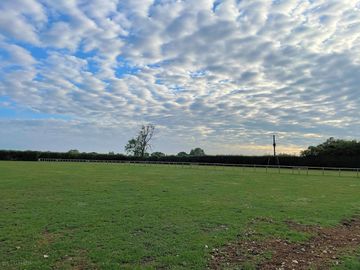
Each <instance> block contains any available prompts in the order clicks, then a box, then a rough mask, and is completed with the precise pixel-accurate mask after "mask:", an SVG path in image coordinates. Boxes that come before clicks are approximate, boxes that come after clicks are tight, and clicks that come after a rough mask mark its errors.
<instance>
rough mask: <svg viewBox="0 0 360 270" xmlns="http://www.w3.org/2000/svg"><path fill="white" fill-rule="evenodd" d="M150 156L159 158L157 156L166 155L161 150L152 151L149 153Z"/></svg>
mask: <svg viewBox="0 0 360 270" xmlns="http://www.w3.org/2000/svg"><path fill="white" fill-rule="evenodd" d="M150 156H151V157H156V158H159V157H165V156H166V155H165V154H164V153H162V152H153V153H151V155H150Z"/></svg>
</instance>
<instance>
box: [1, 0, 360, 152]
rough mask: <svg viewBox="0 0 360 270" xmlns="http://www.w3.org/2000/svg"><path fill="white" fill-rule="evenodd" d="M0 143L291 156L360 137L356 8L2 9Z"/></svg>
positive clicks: (36, 2)
mask: <svg viewBox="0 0 360 270" xmlns="http://www.w3.org/2000/svg"><path fill="white" fill-rule="evenodd" d="M0 12H1V17H0V108H1V109H0V122H1V131H0V136H1V137H2V139H1V143H0V147H1V148H19V149H43V150H45V149H49V150H68V149H70V148H74V147H75V148H79V149H80V150H84V151H103V152H106V151H110V150H115V151H122V149H123V145H124V144H125V143H126V140H127V139H128V138H129V137H131V136H132V135H134V132H135V130H136V129H137V127H138V126H139V125H140V124H142V123H147V122H151V123H154V124H155V125H156V126H157V128H158V129H157V133H158V135H157V139H156V142H155V146H156V147H155V148H156V149H155V150H160V151H165V152H168V153H175V152H177V151H181V150H188V149H189V148H190V147H194V146H201V147H204V148H205V149H206V150H207V152H209V153H229V154H236V153H242V154H248V153H255V154H261V153H268V152H270V151H271V148H270V147H268V146H267V145H268V144H269V141H270V140H271V137H270V135H271V134H273V133H276V134H278V135H279V137H280V140H281V145H282V148H281V149H280V151H283V152H290V153H294V152H298V151H299V149H301V148H303V147H305V146H307V145H308V144H312V143H318V142H320V141H322V140H324V139H325V138H326V137H329V136H335V137H343V138H356V137H359V135H360V117H359V116H360V115H359V112H360V89H359V85H360V1H355V0H342V1H338V0H336V1H335V0H319V1H310V0H309V1H306V0H299V1H298V0H286V1H285V0H284V1H282V0H273V1H270V0H267V1H265V0H262V1H260V0H251V1H250V0H242V1H238V0H223V1H221V0H196V1H195V0H128V1H126V0H125V1H123V0H121V1H120V0H119V1H118V0H94V1H84V0H71V1H52V0H3V1H0Z"/></svg>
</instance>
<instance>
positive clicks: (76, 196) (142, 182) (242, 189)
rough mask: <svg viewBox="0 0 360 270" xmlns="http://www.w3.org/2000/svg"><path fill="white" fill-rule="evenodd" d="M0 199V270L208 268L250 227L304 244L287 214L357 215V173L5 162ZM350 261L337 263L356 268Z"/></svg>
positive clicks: (325, 219)
mask: <svg viewBox="0 0 360 270" xmlns="http://www.w3.org/2000/svg"><path fill="white" fill-rule="evenodd" d="M0 203H1V204H0V269H73V268H75V269H81V268H83V269H157V268H161V267H163V268H165V269H169V268H170V269H204V268H205V267H206V264H207V260H208V258H209V253H210V252H211V250H212V248H214V247H219V246H221V245H223V244H225V243H227V242H229V241H234V240H236V239H237V238H239V237H242V236H243V233H244V232H245V231H247V230H249V229H251V230H255V231H256V232H257V233H258V234H257V236H258V237H269V236H272V235H275V236H278V237H283V238H287V239H289V240H291V241H301V240H304V239H305V238H306V237H307V236H306V235H303V234H301V233H298V232H295V231H291V230H290V229H289V228H288V227H287V226H286V225H285V224H284V221H285V220H294V221H296V222H301V223H305V224H321V225H324V226H332V225H335V224H337V223H338V222H339V221H340V220H341V219H343V218H348V217H351V216H353V215H355V214H359V213H360V179H359V178H356V177H338V176H336V174H335V175H332V176H322V175H316V176H315V175H309V176H305V175H298V174H292V172H289V173H282V174H277V173H268V174H266V173H265V172H264V171H256V172H253V171H252V170H251V169H247V170H244V171H243V170H242V169H241V168H238V169H237V168H235V169H234V168H225V169H220V168H204V167H202V168H179V167H173V166H155V165H153V166H140V165H135V166H134V165H120V164H92V163H78V164H76V163H36V162H28V163H26V162H0ZM267 219H272V221H273V222H271V223H269V222H266V220H267ZM44 255H48V258H44ZM346 260H347V261H346V262H345V263H344V264H342V266H340V267H343V268H340V269H346V263H348V265H350V266H351V267H352V266H354V265H355V267H356V265H359V264H357V261H358V258H356V257H353V258H347V259H346ZM349 269H352V268H349Z"/></svg>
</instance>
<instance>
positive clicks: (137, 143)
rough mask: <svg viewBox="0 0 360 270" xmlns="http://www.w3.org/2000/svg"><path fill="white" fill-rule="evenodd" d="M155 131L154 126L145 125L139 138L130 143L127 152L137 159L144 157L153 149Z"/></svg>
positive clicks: (126, 147) (126, 148)
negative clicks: (152, 140) (152, 141)
mask: <svg viewBox="0 0 360 270" xmlns="http://www.w3.org/2000/svg"><path fill="white" fill-rule="evenodd" d="M154 131H155V126H154V125H152V124H147V125H143V126H142V127H141V129H140V131H139V133H138V135H137V137H136V138H132V139H131V140H129V141H128V143H127V145H126V146H125V151H126V152H127V153H130V154H132V155H134V156H137V157H144V156H145V154H146V151H147V150H148V149H150V148H151V144H150V141H151V139H152V138H153V135H154Z"/></svg>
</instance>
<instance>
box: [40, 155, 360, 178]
mask: <svg viewBox="0 0 360 270" xmlns="http://www.w3.org/2000/svg"><path fill="white" fill-rule="evenodd" d="M38 161H40V162H77V163H79V162H91V163H120V164H129V165H144V166H146V165H169V166H171V165H172V166H178V167H182V168H201V167H212V168H215V169H219V168H220V169H221V168H222V169H225V168H240V169H241V170H242V171H254V172H256V171H258V172H265V173H279V174H281V173H287V174H302V175H334V176H348V177H360V168H337V167H309V166H285V165H258V164H227V163H203V162H167V161H137V160H89V159H57V158H39V159H38Z"/></svg>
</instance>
